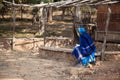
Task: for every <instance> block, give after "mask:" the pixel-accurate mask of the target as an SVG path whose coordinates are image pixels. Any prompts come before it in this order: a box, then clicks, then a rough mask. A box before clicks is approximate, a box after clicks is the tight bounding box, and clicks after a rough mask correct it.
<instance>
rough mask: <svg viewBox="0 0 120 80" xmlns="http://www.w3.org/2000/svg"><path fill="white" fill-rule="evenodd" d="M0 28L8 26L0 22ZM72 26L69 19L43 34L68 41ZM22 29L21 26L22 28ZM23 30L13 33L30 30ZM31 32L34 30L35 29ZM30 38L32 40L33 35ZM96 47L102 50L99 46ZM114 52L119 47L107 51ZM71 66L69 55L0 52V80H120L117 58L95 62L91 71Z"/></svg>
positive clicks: (51, 27) (118, 57)
mask: <svg viewBox="0 0 120 80" xmlns="http://www.w3.org/2000/svg"><path fill="white" fill-rule="evenodd" d="M57 18H59V17H57ZM22 23H23V22H22ZM20 24H21V23H20ZM0 25H1V26H2V27H3V26H4V27H3V28H5V26H6V27H8V25H11V23H7V24H5V22H3V23H2V22H1V23H0ZM16 25H17V24H16ZM18 25H19V24H18ZM28 25H29V24H28ZM71 25H72V23H71V22H70V20H69V19H67V20H66V22H62V21H58V22H56V21H54V22H53V23H50V24H49V26H48V27H47V33H46V34H47V36H49V35H55V36H61V35H62V36H63V37H70V38H71V37H73V36H72V34H71V33H70V34H69V33H68V32H72V30H71V29H72V26H71ZM22 27H24V26H23V25H22ZM22 27H20V29H19V28H16V30H18V32H19V30H21V33H22V32H24V30H28V29H27V28H29V27H27V28H25V29H24V28H22ZM21 28H22V29H21ZM32 28H35V30H37V28H36V27H35V26H34V27H32ZM32 28H31V27H30V30H29V31H30V32H31V30H33V29H32ZM8 29H9V28H8ZM10 29H11V28H10ZM53 29H54V30H53ZM1 30H2V29H1ZM5 30H6V29H5ZM29 31H28V32H26V34H27V33H29ZM56 31H57V33H56ZM61 31H62V32H61ZM67 31H68V32H67ZM34 32H36V31H33V33H34ZM8 33H9V31H8V32H6V31H5V34H8ZM1 35H2V34H1ZM9 35H10V34H8V36H9ZM29 35H30V33H29ZM3 36H4V35H3ZM17 36H19V37H21V36H22V37H24V36H25V37H26V36H28V35H24V36H23V34H22V35H21V34H20V35H19V34H17ZM5 37H6V35H5ZM30 37H33V34H31V35H30ZM97 45H98V46H99V47H100V46H101V44H98V43H97ZM113 49H114V50H116V51H119V50H120V46H118V45H117V48H116V47H114V46H113V47H111V48H109V47H108V46H107V50H113ZM73 62H74V58H73V57H72V56H71V55H70V54H68V53H62V52H50V51H45V52H44V51H41V50H40V51H39V52H33V51H28V52H20V51H10V50H1V49H0V80H120V55H115V56H109V58H108V57H106V61H104V62H101V61H99V60H97V62H96V65H94V66H93V67H91V68H87V67H82V66H80V67H74V66H73Z"/></svg>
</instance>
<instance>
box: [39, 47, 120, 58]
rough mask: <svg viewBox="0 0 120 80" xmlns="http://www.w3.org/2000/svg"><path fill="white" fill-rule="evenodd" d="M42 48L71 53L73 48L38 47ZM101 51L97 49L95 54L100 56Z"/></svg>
mask: <svg viewBox="0 0 120 80" xmlns="http://www.w3.org/2000/svg"><path fill="white" fill-rule="evenodd" d="M40 49H42V50H48V51H55V52H65V53H72V51H73V49H71V48H55V47H40ZM104 53H105V54H108V55H113V54H114V55H115V54H120V51H105V52H104ZM100 54H101V52H100V51H98V52H97V53H96V54H95V56H100Z"/></svg>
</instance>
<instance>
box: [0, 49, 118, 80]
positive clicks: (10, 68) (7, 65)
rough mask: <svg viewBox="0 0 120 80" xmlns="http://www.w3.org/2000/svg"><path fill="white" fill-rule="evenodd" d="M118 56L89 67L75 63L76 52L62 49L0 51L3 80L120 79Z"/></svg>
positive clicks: (0, 72)
mask: <svg viewBox="0 0 120 80" xmlns="http://www.w3.org/2000/svg"><path fill="white" fill-rule="evenodd" d="M41 53H42V55H41ZM46 53H49V55H45V54H46ZM53 55H54V56H53ZM118 56H119V59H118V60H108V61H104V62H101V61H97V63H96V65H94V66H93V67H92V68H86V67H82V66H80V67H74V66H72V65H73V59H72V56H71V55H70V54H64V53H61V52H58V53H57V52H55V53H54V54H52V52H50V51H47V52H42V51H41V52H39V53H38V52H18V51H0V80H120V67H119V66H120V55H118Z"/></svg>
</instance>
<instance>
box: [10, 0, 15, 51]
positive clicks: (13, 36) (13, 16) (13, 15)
mask: <svg viewBox="0 0 120 80" xmlns="http://www.w3.org/2000/svg"><path fill="white" fill-rule="evenodd" d="M13 4H14V0H13ZM12 7H13V13H12V18H13V34H12V48H11V49H12V50H14V38H15V21H16V17H15V8H14V6H12Z"/></svg>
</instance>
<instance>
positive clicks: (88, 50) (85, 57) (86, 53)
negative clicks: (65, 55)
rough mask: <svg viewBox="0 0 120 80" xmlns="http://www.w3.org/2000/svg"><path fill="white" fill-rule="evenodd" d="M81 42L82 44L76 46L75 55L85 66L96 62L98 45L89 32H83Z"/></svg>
mask: <svg viewBox="0 0 120 80" xmlns="http://www.w3.org/2000/svg"><path fill="white" fill-rule="evenodd" d="M79 44H80V45H77V46H75V48H74V50H73V52H72V55H73V56H75V57H76V59H77V60H78V61H79V62H80V63H82V65H83V66H87V65H88V64H89V63H91V62H95V53H96V47H95V45H94V43H93V40H92V38H91V37H90V35H89V34H88V33H87V32H83V33H82V34H81V36H80V37H79Z"/></svg>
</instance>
